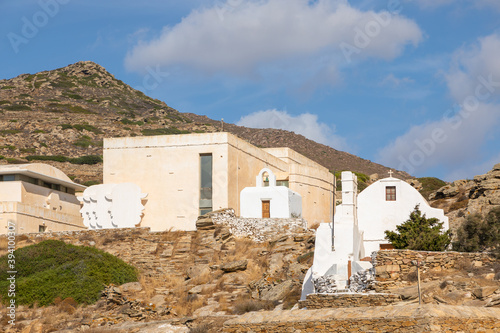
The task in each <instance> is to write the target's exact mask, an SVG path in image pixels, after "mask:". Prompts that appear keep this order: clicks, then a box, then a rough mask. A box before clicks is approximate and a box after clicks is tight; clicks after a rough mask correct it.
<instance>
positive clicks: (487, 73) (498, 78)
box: [446, 34, 500, 101]
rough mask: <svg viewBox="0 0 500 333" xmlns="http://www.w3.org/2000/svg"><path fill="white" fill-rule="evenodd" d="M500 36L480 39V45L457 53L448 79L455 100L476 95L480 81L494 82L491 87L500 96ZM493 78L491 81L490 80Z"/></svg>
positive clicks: (494, 35) (495, 35) (493, 35)
mask: <svg viewBox="0 0 500 333" xmlns="http://www.w3.org/2000/svg"><path fill="white" fill-rule="evenodd" d="M499 54H500V35H498V34H492V35H489V36H487V37H484V38H480V39H479V43H478V45H475V46H473V47H471V48H468V49H463V50H460V51H458V52H457V53H456V55H455V57H454V58H455V59H454V63H453V66H452V69H451V70H450V72H449V74H448V75H447V77H446V80H447V83H448V88H449V89H450V93H451V95H452V96H453V98H454V99H455V100H458V101H461V100H463V99H464V98H466V97H467V96H469V95H474V94H475V93H476V92H475V89H476V88H477V85H478V83H480V82H478V80H480V81H482V80H486V81H488V80H492V81H493V83H492V85H494V86H493V87H490V89H492V90H493V91H490V92H493V93H494V94H495V95H500V62H499V61H498V55H499ZM490 77H491V79H490Z"/></svg>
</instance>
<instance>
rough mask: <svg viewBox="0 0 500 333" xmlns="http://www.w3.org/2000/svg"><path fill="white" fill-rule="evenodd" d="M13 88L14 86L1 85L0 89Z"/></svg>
mask: <svg viewBox="0 0 500 333" xmlns="http://www.w3.org/2000/svg"><path fill="white" fill-rule="evenodd" d="M14 88H15V87H14V86H3V87H2V89H5V90H7V89H14Z"/></svg>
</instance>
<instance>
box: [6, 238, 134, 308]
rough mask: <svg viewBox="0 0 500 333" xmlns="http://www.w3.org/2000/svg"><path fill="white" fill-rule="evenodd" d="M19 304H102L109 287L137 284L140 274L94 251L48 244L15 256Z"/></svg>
mask: <svg viewBox="0 0 500 333" xmlns="http://www.w3.org/2000/svg"><path fill="white" fill-rule="evenodd" d="M14 256H15V258H16V270H17V272H18V273H17V276H16V303H17V304H24V305H33V304H35V303H37V304H39V305H41V306H45V305H49V304H51V303H52V302H53V301H54V299H55V298H57V297H60V298H61V299H65V298H68V297H71V298H73V299H74V300H75V301H76V302H78V303H84V304H92V303H94V302H96V301H97V300H99V298H100V294H101V291H102V290H103V289H104V287H105V285H109V284H116V285H121V284H123V283H127V282H132V281H137V270H136V269H135V268H134V267H132V266H130V265H128V264H126V263H124V262H123V261H122V260H120V259H118V258H116V257H115V256H113V255H111V254H109V253H106V252H104V251H101V250H98V249H96V248H93V247H86V246H74V245H70V244H66V243H64V242H63V241H59V240H47V241H43V242H41V243H38V244H36V245H31V246H27V247H24V248H21V249H18V250H16V251H15V252H14ZM8 270H9V269H8V268H7V256H3V257H1V258H0V295H2V301H3V303H7V302H8V301H9V298H7V292H8V285H9V283H10V282H9V280H7V277H8V276H9V275H8V273H7V271H8Z"/></svg>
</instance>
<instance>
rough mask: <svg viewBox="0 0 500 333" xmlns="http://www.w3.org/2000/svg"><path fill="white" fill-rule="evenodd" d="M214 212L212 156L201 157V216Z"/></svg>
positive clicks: (204, 155)
mask: <svg viewBox="0 0 500 333" xmlns="http://www.w3.org/2000/svg"><path fill="white" fill-rule="evenodd" d="M211 211H212V154H203V155H200V215H204V214H206V213H208V212H211Z"/></svg>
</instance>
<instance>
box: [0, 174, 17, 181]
mask: <svg viewBox="0 0 500 333" xmlns="http://www.w3.org/2000/svg"><path fill="white" fill-rule="evenodd" d="M2 180H3V181H4V182H13V181H15V180H16V175H4V176H3V179H2Z"/></svg>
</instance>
